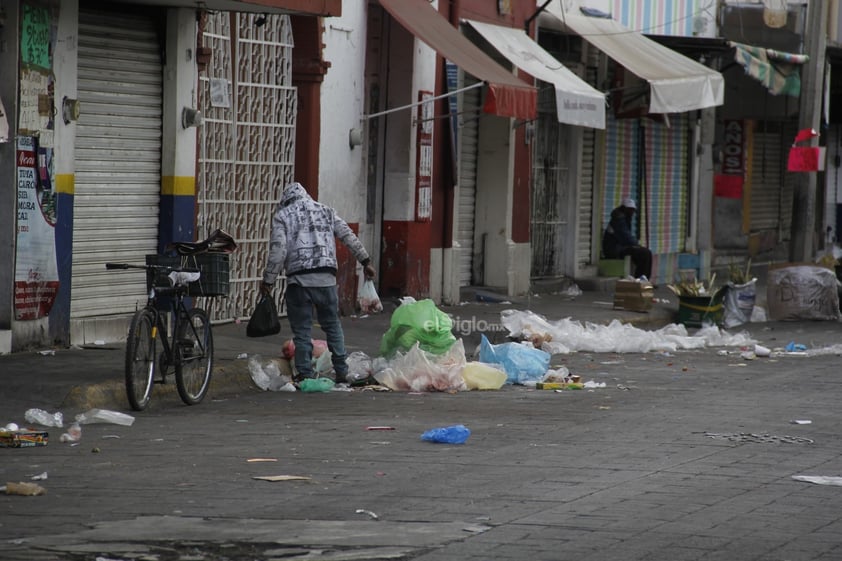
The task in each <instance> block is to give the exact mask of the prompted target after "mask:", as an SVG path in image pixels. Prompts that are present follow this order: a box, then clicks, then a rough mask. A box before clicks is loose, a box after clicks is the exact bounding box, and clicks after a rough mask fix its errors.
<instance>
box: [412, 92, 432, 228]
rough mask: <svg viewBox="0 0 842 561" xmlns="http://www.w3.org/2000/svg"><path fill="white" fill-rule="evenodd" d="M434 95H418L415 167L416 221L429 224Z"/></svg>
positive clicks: (423, 93) (430, 213)
mask: <svg viewBox="0 0 842 561" xmlns="http://www.w3.org/2000/svg"><path fill="white" fill-rule="evenodd" d="M432 98H433V93H432V92H428V91H422V92H419V94H418V101H419V102H420V104H419V106H418V132H417V135H418V137H417V143H418V153H417V160H416V165H415V168H416V169H415V182H416V197H417V202H416V205H415V220H416V221H418V222H429V221H430V219H431V218H432V216H433V108H434V107H433V100H432Z"/></svg>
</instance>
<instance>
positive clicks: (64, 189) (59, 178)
mask: <svg viewBox="0 0 842 561" xmlns="http://www.w3.org/2000/svg"><path fill="white" fill-rule="evenodd" d="M56 193H64V194H65V195H73V194H75V193H76V176H75V175H73V174H72V173H57V174H56Z"/></svg>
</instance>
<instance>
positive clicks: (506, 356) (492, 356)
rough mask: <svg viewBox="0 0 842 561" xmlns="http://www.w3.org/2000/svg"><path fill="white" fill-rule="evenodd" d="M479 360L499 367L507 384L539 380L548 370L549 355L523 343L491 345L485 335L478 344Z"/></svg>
mask: <svg viewBox="0 0 842 561" xmlns="http://www.w3.org/2000/svg"><path fill="white" fill-rule="evenodd" d="M479 360H480V362H486V363H489V364H499V365H501V366H502V367H503V368H504V369H505V371H506V382H507V383H509V384H523V383H524V382H528V381H530V380H532V381H535V380H539V379H540V378H541V377H543V376H544V374H546V372H547V370H548V369H549V368H550V353H548V352H546V351H542V350H541V349H536V348H535V347H533V346H531V345H529V344H523V343H500V344H499V345H492V344H491V343H490V342H489V341H488V338H487V337H486V336H485V335H483V336H482V341H481V342H480V348H479Z"/></svg>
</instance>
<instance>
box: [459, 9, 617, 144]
mask: <svg viewBox="0 0 842 561" xmlns="http://www.w3.org/2000/svg"><path fill="white" fill-rule="evenodd" d="M466 21H467V23H468V24H469V25H470V26H471V27H473V28H474V29H476V30H477V31H478V32H479V34H480V35H482V36H483V37H484V38H485V40H486V41H488V42H489V43H491V44H492V45H493V46H494V48H495V49H497V50H498V51H500V54H501V55H503V56H504V57H506V58H507V59H508V60H509V62H511V63H512V64H514V65H515V66H517V67H518V68H520V69H521V70H523V71H525V72H528V73H529V74H530V75H531V76H533V77H535V78H538V79H539V80H543V81H544V82H547V83H550V84H552V85H553V87H554V88H555V98H556V111H557V113H558V122H560V123H569V124H571V125H581V126H585V127H593V128H598V129H604V128H605V95H604V94H603V93H602V92H600V91H598V90H596V89H594V88H592V87H591V86H590V85H589V84H588V83H587V82H585V81H584V80H582V79H581V78H579V77H578V76H576V74H574V73H573V72H572V71H571V70H569V69H568V68H567V67H565V66H564V65H563V64H562V63H561V62H559V61H558V60H556V58H555V57H554V56H553V55H551V54H550V53H548V52H547V51H545V50H544V49H543V48H541V46H540V45H538V43H536V42H535V41H533V40H532V39H531V38H530V37H529V36H528V35H527V34H526V32H525V31H523V30H522V29H515V28H512V27H503V26H500V25H493V24H490V23H482V22H478V21H473V20H466Z"/></svg>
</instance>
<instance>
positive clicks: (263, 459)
mask: <svg viewBox="0 0 842 561" xmlns="http://www.w3.org/2000/svg"><path fill="white" fill-rule="evenodd" d="M246 461H247V462H249V463H253V462H277V461H278V459H277V458H249V459H248V460H246Z"/></svg>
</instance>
